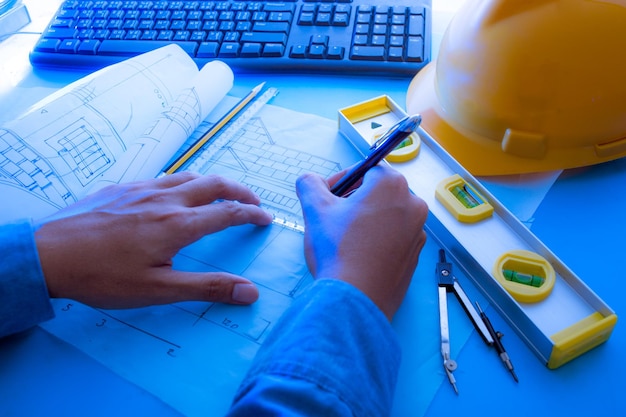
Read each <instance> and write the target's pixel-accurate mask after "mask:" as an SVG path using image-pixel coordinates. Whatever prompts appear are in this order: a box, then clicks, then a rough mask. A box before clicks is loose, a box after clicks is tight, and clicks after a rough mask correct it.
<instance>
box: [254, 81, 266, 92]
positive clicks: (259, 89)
mask: <svg viewBox="0 0 626 417" xmlns="http://www.w3.org/2000/svg"><path fill="white" fill-rule="evenodd" d="M263 86H265V81H263V82H262V83H261V84H259V85H257V86H256V87H254V88H253V91H254V92H257V93H258V92H259V91H261V89H262V88H263Z"/></svg>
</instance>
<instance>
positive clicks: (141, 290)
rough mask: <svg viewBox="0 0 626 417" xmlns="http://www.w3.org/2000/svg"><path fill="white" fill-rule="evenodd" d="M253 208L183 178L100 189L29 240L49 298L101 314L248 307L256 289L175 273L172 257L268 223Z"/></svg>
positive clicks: (218, 187)
mask: <svg viewBox="0 0 626 417" xmlns="http://www.w3.org/2000/svg"><path fill="white" fill-rule="evenodd" d="M259 202H260V200H259V197H258V196H257V195H256V194H254V193H253V192H252V191H250V190H249V189H248V188H247V187H245V186H243V185H241V184H239V183H237V182H235V181H231V180H228V179H225V178H222V177H218V176H199V175H197V174H192V173H189V172H182V173H178V174H173V175H169V176H166V177H162V178H159V179H155V180H148V181H140V182H134V183H129V184H124V185H114V186H110V187H107V188H104V189H102V190H100V191H98V192H96V193H94V194H92V195H90V196H88V197H86V198H85V199H83V200H81V201H79V202H78V203H76V204H74V205H72V206H69V207H67V208H66V209H63V210H61V211H59V212H58V213H57V214H55V215H53V216H51V217H50V218H47V219H43V220H42V221H41V222H39V225H38V226H39V227H38V229H37V230H36V232H35V240H36V244H37V249H38V252H39V257H40V260H41V265H42V268H43V272H44V276H45V278H46V283H47V285H48V290H49V293H50V296H51V297H59V298H71V299H74V300H77V301H80V302H83V303H86V304H89V305H92V306H95V307H102V308H131V307H140V306H146V305H151V304H166V303H172V302H177V301H183V300H204V301H217V302H225V303H233V304H249V303H252V302H254V301H256V300H257V298H258V289H257V288H256V287H255V286H254V284H252V283H251V282H250V281H249V280H247V279H244V278H242V277H239V276H236V275H232V274H228V273H223V272H207V273H191V272H182V271H176V270H173V269H172V258H173V257H174V255H176V254H177V253H178V251H179V250H180V249H181V248H183V247H184V246H187V245H188V244H190V243H192V242H194V241H196V240H198V239H200V238H201V237H202V236H204V235H207V234H210V233H214V232H217V231H220V230H222V229H225V228H227V227H229V226H234V225H241V224H245V223H252V224H256V225H267V224H269V223H271V221H272V217H271V215H270V214H269V213H267V212H265V211H264V210H262V209H261V208H260V207H258V204H259ZM225 250H228V248H225Z"/></svg>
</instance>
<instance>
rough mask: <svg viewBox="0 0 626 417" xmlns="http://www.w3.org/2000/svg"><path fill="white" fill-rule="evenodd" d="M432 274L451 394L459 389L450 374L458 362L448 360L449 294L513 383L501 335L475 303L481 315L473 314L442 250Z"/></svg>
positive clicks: (510, 367)
mask: <svg viewBox="0 0 626 417" xmlns="http://www.w3.org/2000/svg"><path fill="white" fill-rule="evenodd" d="M435 273H436V275H437V278H438V280H439V281H438V290H439V326H440V328H441V356H443V368H444V369H445V371H446V375H447V376H448V380H449V381H450V384H451V385H452V388H454V392H456V393H457V394H458V393H459V390H458V389H457V386H456V379H455V378H454V375H453V374H452V372H454V370H455V369H456V368H457V363H456V361H455V360H454V359H452V358H451V357H450V330H449V327H448V298H447V297H448V294H447V293H449V292H452V293H454V295H455V296H456V297H457V299H458V300H459V302H460V303H461V306H462V307H463V310H465V313H467V316H468V317H469V318H470V320H471V321H472V324H473V325H474V327H475V328H476V330H478V333H479V334H480V335H481V337H482V338H483V340H484V341H485V343H487V344H488V345H489V346H494V347H495V348H496V349H497V351H498V355H499V356H500V359H502V361H503V362H504V364H505V365H506V367H507V369H508V370H509V371H510V372H511V374H512V375H513V378H514V379H515V381H517V375H516V374H515V371H514V370H513V364H512V363H511V361H510V360H509V357H508V355H507V353H506V351H505V350H504V347H503V346H502V343H501V342H500V338H501V337H502V334H501V333H498V332H496V331H495V330H494V329H493V326H492V325H491V322H490V321H489V319H488V318H487V316H486V315H485V312H484V311H482V310H481V309H480V306H479V305H478V304H477V306H478V309H479V310H480V313H478V312H477V311H476V309H475V308H474V306H473V305H472V303H471V302H470V300H469V298H468V297H467V295H466V294H465V291H463V288H461V285H460V284H459V281H458V280H457V279H456V278H455V277H454V275H453V274H452V264H451V263H449V262H446V253H445V251H444V250H443V249H440V250H439V262H437V268H436V270H435Z"/></svg>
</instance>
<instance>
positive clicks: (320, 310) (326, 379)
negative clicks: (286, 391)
mask: <svg viewBox="0 0 626 417" xmlns="http://www.w3.org/2000/svg"><path fill="white" fill-rule="evenodd" d="M400 356H401V354H400V346H399V343H398V340H397V335H396V334H395V332H394V331H393V329H392V327H391V325H390V324H389V322H388V320H387V318H386V317H385V315H384V314H383V313H382V312H381V311H380V309H379V308H378V307H377V306H376V305H375V304H374V303H373V302H372V301H371V300H370V299H369V298H368V297H367V296H365V294H363V293H362V292H361V291H359V290H358V289H357V288H356V287H354V286H352V285H350V284H347V283H345V282H343V281H339V280H334V279H323V280H317V281H316V282H315V283H314V284H313V285H312V286H311V287H310V288H309V289H308V290H307V291H305V292H304V293H303V294H302V295H301V296H300V297H298V298H297V299H296V300H295V301H294V303H293V304H292V306H291V307H290V308H289V309H288V310H287V311H286V312H285V314H284V315H283V316H282V318H281V320H279V322H278V323H277V325H276V326H275V328H274V329H273V330H272V332H271V334H270V335H269V337H268V339H267V340H266V341H265V343H264V344H263V346H262V347H261V348H260V349H259V352H258V353H257V356H256V358H255V361H254V363H253V365H252V367H251V369H250V371H249V373H248V375H247V377H246V378H245V380H244V382H243V383H242V385H241V387H240V390H239V393H238V395H237V397H236V398H235V402H237V400H238V398H241V397H242V396H245V395H246V392H251V391H254V389H255V387H254V386H255V384H258V385H260V386H262V385H266V386H267V381H268V380H271V381H277V380H283V382H282V383H283V384H285V382H284V381H285V380H287V381H289V380H290V381H292V384H294V385H298V384H302V383H303V382H306V383H308V384H310V385H311V386H314V387H315V389H316V390H318V391H324V392H325V395H329V394H330V395H332V396H333V397H334V398H335V399H336V400H337V401H339V402H341V403H342V405H343V406H345V407H346V409H348V410H351V411H352V413H354V415H358V416H383V415H387V414H389V412H390V409H391V405H392V401H393V395H394V391H395V385H396V380H397V375H398V369H399V366H400ZM279 384H280V383H279ZM287 384H288V382H287ZM309 388H310V387H309ZM257 394H258V390H257ZM305 396H306V397H307V398H308V399H310V398H314V396H315V394H313V393H311V392H310V390H309V394H305ZM304 401H305V402H306V398H305V400H304ZM342 408H343V407H342Z"/></svg>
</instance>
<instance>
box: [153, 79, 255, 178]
mask: <svg viewBox="0 0 626 417" xmlns="http://www.w3.org/2000/svg"><path fill="white" fill-rule="evenodd" d="M264 85H265V83H264V82H263V83H261V84H259V85H257V86H256V87H254V88H253V89H252V91H250V92H249V93H248V95H246V96H245V97H244V98H242V99H241V100H240V101H239V102H238V103H237V104H235V106H233V108H232V109H230V110H229V111H228V112H227V113H226V114H225V115H224V116H223V117H222V118H221V119H219V120H218V121H217V123H215V124H214V125H213V126H211V128H210V129H209V130H208V131H207V132H206V133H205V134H204V135H202V137H201V138H200V139H198V140H197V141H196V142H195V143H194V144H193V145H192V146H191V147H190V148H189V149H188V150H187V152H185V153H184V154H183V155H182V156H180V157H179V158H178V159H176V160H175V161H174V162H172V164H170V166H169V167H167V169H165V171H163V172H164V173H165V174H166V175H169V174H173V173H174V172H176V170H178V169H179V168H180V167H181V166H182V165H183V164H184V163H185V162H187V161H188V160H189V158H191V157H192V156H193V155H194V154H195V153H196V152H198V150H199V149H200V148H202V146H204V144H205V143H207V142H208V141H209V140H210V139H211V138H212V137H213V136H215V134H216V133H217V132H219V131H220V130H221V129H222V128H223V127H224V126H225V125H226V123H228V122H229V121H230V120H231V119H232V118H233V117H235V115H237V113H239V112H240V111H241V110H242V109H243V108H244V107H246V105H247V104H248V103H250V101H251V100H252V99H253V98H254V97H256V96H257V94H259V92H260V91H261V90H262V89H263V86H264Z"/></svg>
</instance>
